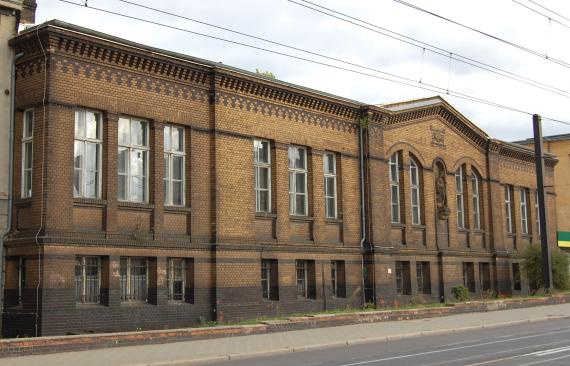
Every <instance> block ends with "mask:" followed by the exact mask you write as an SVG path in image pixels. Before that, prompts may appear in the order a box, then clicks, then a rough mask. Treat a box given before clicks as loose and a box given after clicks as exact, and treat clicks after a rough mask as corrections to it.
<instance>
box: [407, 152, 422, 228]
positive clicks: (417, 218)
mask: <svg viewBox="0 0 570 366" xmlns="http://www.w3.org/2000/svg"><path fill="white" fill-rule="evenodd" d="M410 190H411V192H410V193H411V199H412V202H411V203H412V224H413V225H420V224H421V222H422V219H421V200H420V170H419V168H418V164H417V163H416V161H415V160H414V159H413V158H411V159H410Z"/></svg>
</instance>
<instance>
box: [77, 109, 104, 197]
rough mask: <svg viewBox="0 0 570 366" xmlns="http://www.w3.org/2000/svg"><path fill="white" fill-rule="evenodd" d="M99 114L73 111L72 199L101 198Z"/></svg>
mask: <svg viewBox="0 0 570 366" xmlns="http://www.w3.org/2000/svg"><path fill="white" fill-rule="evenodd" d="M101 142H102V131H101V114H100V113H96V112H91V111H86V110H78V111H75V141H74V147H73V151H74V153H73V155H74V156H73V197H86V198H101V151H102V144H101Z"/></svg>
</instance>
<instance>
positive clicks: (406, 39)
mask: <svg viewBox="0 0 570 366" xmlns="http://www.w3.org/2000/svg"><path fill="white" fill-rule="evenodd" d="M121 1H122V0H121ZM288 1H289V2H290V3H293V4H296V5H299V6H302V7H304V8H307V9H310V10H313V11H315V12H318V13H321V14H324V15H327V16H329V17H332V18H335V19H338V20H341V21H343V22H346V23H349V24H352V25H355V26H357V27H360V28H363V29H366V30H369V31H371V32H374V33H377V34H380V35H383V36H386V37H389V38H391V39H394V40H397V41H400V42H403V43H406V44H408V45H411V46H414V47H418V48H421V49H422V51H429V52H432V53H434V54H437V55H440V56H443V57H446V58H449V59H453V60H455V61H458V62H461V63H464V64H466V65H470V66H473V67H476V68H479V69H481V70H485V71H487V72H490V73H493V74H496V75H500V76H503V77H505V78H508V79H511V80H515V81H518V82H521V83H524V84H527V85H530V86H532V87H535V88H538V89H542V90H545V91H548V92H551V93H554V94H558V95H560V96H564V97H567V96H569V95H570V92H568V91H566V90H564V89H560V88H558V87H555V86H552V85H549V84H545V83H542V82H540V81H537V80H533V79H530V78H528V77H525V76H522V75H520V74H516V73H514V72H511V71H508V70H505V69H502V68H499V67H497V66H493V65H490V64H487V63H484V62H482V61H478V60H475V59H473V58H470V57H467V56H463V55H461V54H457V53H454V52H452V51H450V50H445V49H443V48H441V47H438V46H435V45H433V44H430V43H427V42H424V41H420V40H418V39H416V38H412V37H410V36H406V35H404V34H401V33H398V32H395V31H392V30H390V29H387V28H384V27H380V26H378V25H376V24H373V23H370V22H367V21H365V20H362V19H359V18H356V17H353V16H351V15H348V14H346V13H342V12H340V11H337V10H334V9H331V8H327V7H325V6H322V5H320V4H317V3H315V2H311V1H307V0H299V1H302V2H303V3H305V4H302V3H299V2H297V1H295V0H288ZM307 4H310V5H311V6H309V5H307ZM335 14H336V15H335ZM371 27H372V28H371ZM422 57H423V54H422Z"/></svg>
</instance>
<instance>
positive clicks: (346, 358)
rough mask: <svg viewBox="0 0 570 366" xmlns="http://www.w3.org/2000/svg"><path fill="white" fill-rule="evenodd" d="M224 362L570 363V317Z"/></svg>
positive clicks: (259, 365)
mask: <svg viewBox="0 0 570 366" xmlns="http://www.w3.org/2000/svg"><path fill="white" fill-rule="evenodd" d="M209 365H220V366H297V365H298V366H360V365H366V366H376V365H377V366H386V365H397V366H416V365H418V366H419V365H423V366H428V365H429V366H439V365H446V366H456V365H461V366H478V365H485V366H515V365H516V366H530V365H552V366H560V365H566V366H569V365H570V319H558V320H548V321H541V322H535V323H527V324H522V325H514V326H505V327H497V328H487V329H479V330H471V331H468V332H467V331H466V332H457V333H452V334H445V335H436V336H428V337H418V338H408V339H403V340H395V341H389V342H377V343H367V344H361V345H355V346H350V347H336V348H326V349H321V350H315V351H305V352H298V353H287V354H280V355H272V356H269V357H257V358H249V359H239V360H231V361H223V362H220V363H209Z"/></svg>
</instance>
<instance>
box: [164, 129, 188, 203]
mask: <svg viewBox="0 0 570 366" xmlns="http://www.w3.org/2000/svg"><path fill="white" fill-rule="evenodd" d="M184 191H185V190H184V128H182V127H176V126H165V127H164V204H165V205H166V206H184Z"/></svg>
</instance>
